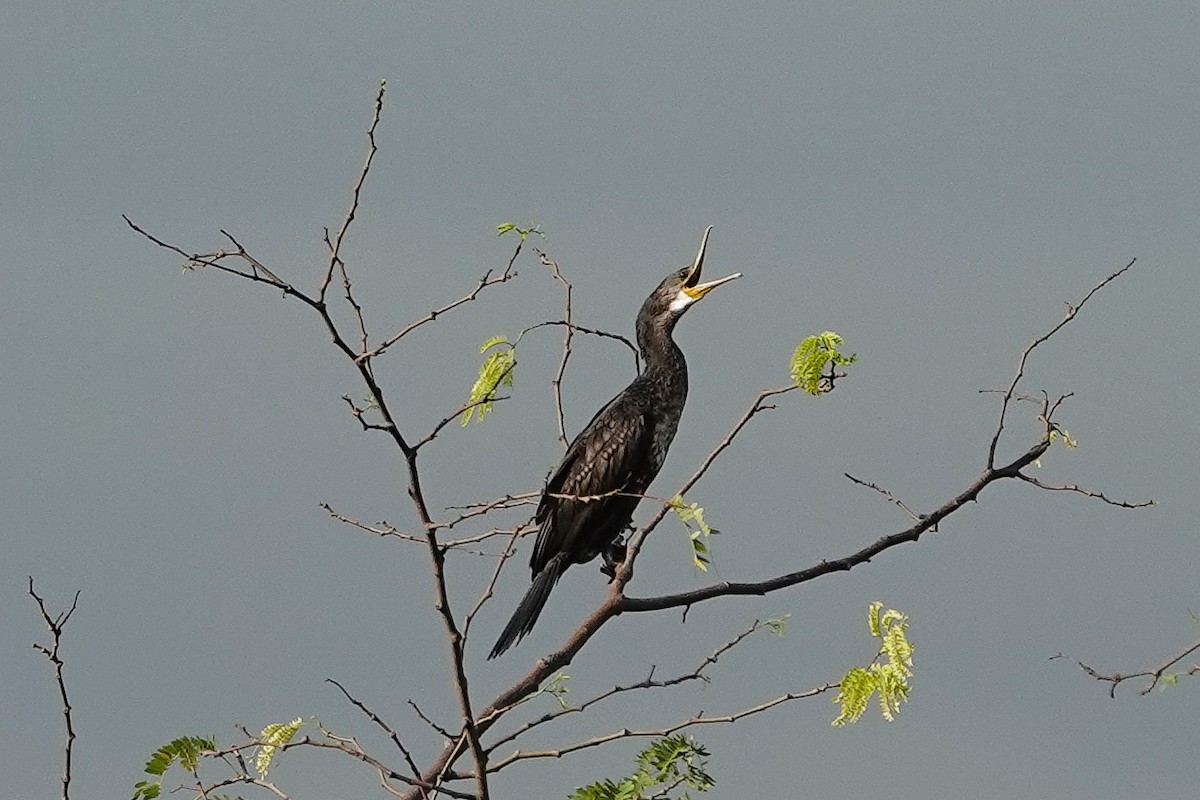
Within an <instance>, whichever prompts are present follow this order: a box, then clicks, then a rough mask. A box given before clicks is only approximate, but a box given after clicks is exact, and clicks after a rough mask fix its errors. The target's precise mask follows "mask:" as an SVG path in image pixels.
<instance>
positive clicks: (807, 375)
mask: <svg viewBox="0 0 1200 800" xmlns="http://www.w3.org/2000/svg"><path fill="white" fill-rule="evenodd" d="M842 344H843V340H842V337H841V336H839V335H838V334H837V333H834V332H833V331H822V332H821V333H819V334H817V335H816V336H809V337H808V338H806V339H804V340H803V341H802V342H800V344H798V345H796V350H795V352H793V353H792V364H791V373H792V380H793V381H794V382H795V384H796V385H797V386H799V387H800V388H801V389H803V390H804V391H806V392H808V393H809V394H813V395H819V394H820V393H821V376H822V373H823V372H824V371H825V366H826V365H827V364H833V366H835V367H843V366H846V365H848V364H853V363H854V362H855V361H857V360H858V356H857V355H855V354H853V353H851V354H850V355H846V354H845V353H842V352H841V351H840V350H839V349H838V348H839V347H841V345H842ZM827 388H828V387H827Z"/></svg>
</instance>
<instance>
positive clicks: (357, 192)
mask: <svg viewBox="0 0 1200 800" xmlns="http://www.w3.org/2000/svg"><path fill="white" fill-rule="evenodd" d="M385 91H387V83H386V82H383V81H381V82H380V84H379V92H378V93H377V94H376V95H375V111H374V113H373V114H372V115H371V125H370V127H369V128H367V141H368V147H367V156H366V158H365V159H364V160H363V166H362V169H361V170H359V173H358V180H357V181H355V183H354V191H353V193H352V197H351V199H350V208H348V209H347V210H346V216H345V217H344V218H343V219H342V226H341V227H340V228H338V232H337V235H336V236H334V238H333V241H332V242H330V241H329V232H328V230H326V232H325V242H326V244H328V245H329V266H328V267H326V269H325V276H324V278H323V279H322V280H321V288H320V291H319V292H318V294H317V297H318V298H319V299H320V301H321V302H322V303H323V302H325V293H326V291H328V289H329V284H330V282H331V281H332V280H333V271H334V270H335V269H337V268H338V265H339V264H341V265H342V267H343V273H342V274H343V276H345V271H344V267H345V264H344V263H343V262H342V259H341V252H342V241H343V240H344V239H345V238H346V232H347V231H348V230H350V223H352V222H354V217H355V215H356V214H357V213H358V203H359V199H360V198H361V197H362V189H363V185H364V184H365V183H366V182H367V175H369V174H370V172H371V163H372V162H373V161H374V160H375V153H376V152H378V151H379V147H378V146H377V145H376V144H375V128H376V127H378V125H379V118H380V117H381V116H382V115H383V94H384V92H385ZM349 283H350V281H349V279H348V278H347V279H346V294H347V296H348V299H349V300H350V304H351V305H353V306H355V308H357V307H358V306H357V304H356V303H355V302H354V300H353V298H352V297H349V295H350V286H349ZM359 324H360V329H361V330H362V337H363V340H364V343H363V349H366V342H365V340H366V331H365V329H363V322H362V317H361V315H360V316H359Z"/></svg>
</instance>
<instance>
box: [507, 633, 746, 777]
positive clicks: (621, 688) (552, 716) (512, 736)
mask: <svg viewBox="0 0 1200 800" xmlns="http://www.w3.org/2000/svg"><path fill="white" fill-rule="evenodd" d="M761 627H762V624H761V623H760V622H759V621H758V620H754V622H753V623H751V624H750V627H748V628H746V630H744V631H742V632H741V633H739V634H737V635H736V636H734V637H733V638H732V639H729V640H728V641H726V642H724V643H722V644H721V645H720V646H719V647H717V648H716V649H715V650H713V651H712V653H710V654H709V655H708V656H707V657H706V658H705V659H704V660H703V661H701V662H700V664H699V665H697V667H696V668H695V669H693V670H692V671H691V672H685V673H682V674H680V675H677V676H675V677H674V678H667V679H665V680H655V678H654V672H655V670H654V668H653V667H651V668H650V674H649V675H647V676H646V677H645V678H644V679H643V680H640V681H638V682H637V683H630V684H625V685H620V684H618V685H616V686H613V687H612V688H611V689H609V690H608V691H605V692H601V693H600V694H598V695H595V696H594V697H591V698H588V699H587V700H584V701H583V702H582V703H580V704H579V705H577V706H567V707H565V708H558V709H555V710H554V711H550V712H547V713H545V714H543V715H542V716H540V717H538V718H537V719H533V720H529V721H528V722H525V723H524V724H522V725H521V726H520V727H518V728H517V729H516V730H514V731H512V732H510V733H508V734H505V735H504V736H502V737H501V738H499V739H497V740H496V741H495V742H494V743H493V744H492V745H490V746H489V747H488V748H487V751H488V752H489V753H492V752H495V750H496V748H498V747H500V746H501V745H503V744H507V743H508V742H511V741H514V740H516V739H518V738H519V737H521V736H523V735H524V734H526V733H528V732H529V731H530V730H532V729H534V728H537V727H539V726H541V725H545V724H546V723H548V722H552V721H553V720H556V719H558V718H559V717H563V716H566V715H568V714H578V713H581V712H583V711H586V710H587V709H589V708H591V707H592V706H594V705H596V704H597V703H601V702H603V701H605V700H608V699H609V698H612V697H615V696H617V695H621V694H625V693H627V692H634V691H638V690H642V689H661V688H665V687H668V686H678V685H679V684H682V683H688V682H690V681H697V680H707V678H706V676H705V675H704V671H705V670H706V669H708V668H709V667H710V666H712V665H714V664H716V663H717V661H718V660H719V659H720V658H721V656H723V655H725V653H728V652H729V651H730V650H732V649H733V648H735V647H737V646H738V645H739V644H741V643H742V642H743V641H745V639H746V638H747V637H749V636H750V634H752V633H754V632H755V631H757V630H758V629H759V628H761Z"/></svg>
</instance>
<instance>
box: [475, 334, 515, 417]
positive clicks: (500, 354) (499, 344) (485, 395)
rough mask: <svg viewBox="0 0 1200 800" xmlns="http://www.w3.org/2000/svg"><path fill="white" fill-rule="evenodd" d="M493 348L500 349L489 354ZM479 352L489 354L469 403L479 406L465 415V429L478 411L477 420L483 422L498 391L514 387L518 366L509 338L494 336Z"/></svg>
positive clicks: (513, 347) (481, 346)
mask: <svg viewBox="0 0 1200 800" xmlns="http://www.w3.org/2000/svg"><path fill="white" fill-rule="evenodd" d="M492 348H499V349H497V350H495V351H493V352H491V353H488V350H491V349H492ZM479 352H480V353H488V354H487V358H485V359H484V360H483V365H482V366H480V368H479V377H478V378H477V379H476V380H475V385H474V386H472V387H471V398H470V400H468V402H469V403H476V404H477V405H473V406H471V407H470V408H468V409H467V413H466V414H464V415H463V420H462V424H463V427H464V428H465V427H466V426H467V424H468V423H469V422H470V421H471V417H472V416H474V414H475V411H476V409H478V411H479V416H478V417H477V419H478V420H479V421H480V422H483V418H484V416H486V415H487V413H488V412H489V411H491V410H492V401H493V400H495V399H496V391H497V390H498V389H499V388H500V387H501V386H512V385H513V368H514V367H516V365H517V349H516V347H515V346H514V345H512V344H511V343H510V342H509V341H508V337H507V336H504V335H500V336H493V337H492V338H490V339H488V340H487V341H485V342H484V343H483V344H482V345H480V347H479Z"/></svg>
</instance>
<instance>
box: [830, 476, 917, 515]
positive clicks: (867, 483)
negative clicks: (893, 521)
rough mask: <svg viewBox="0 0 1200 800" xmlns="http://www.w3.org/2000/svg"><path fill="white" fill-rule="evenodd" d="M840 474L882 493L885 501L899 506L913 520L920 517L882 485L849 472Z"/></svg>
mask: <svg viewBox="0 0 1200 800" xmlns="http://www.w3.org/2000/svg"><path fill="white" fill-rule="evenodd" d="M842 474H843V475H845V476H846V477H847V478H849V479H850V480H851V481H853V482H854V483H857V484H858V485H859V486H865V487H867V488H868V489H874V490H875V491H877V492H879V493H880V494H881V495H883V496H884V497H885V498H887V501H888V502H889V503H893V504H894V505H895V506H896V507H897V508H899V509H900V510H901V511H903V512H904V513H905V514H908V516H910V517H912V518H913V519H914V520H919V519H920V518H921V515H920V514H918V513H917V512H915V511H913V510H912V509H911V508H909V507H908V505H907V504H906V503H905V502H904V501H903V500H900V499H899V498H897V497H896V496H895V495H894V494H892V493H891V492H889V491H888V490H887V489H884V488H883V487H882V486H877V485H875V484H874V483H871V482H870V481H864V480H860V479H858V478H856V477H854V476H853V475H851V474H850V473H849V472H843V473H842Z"/></svg>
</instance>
